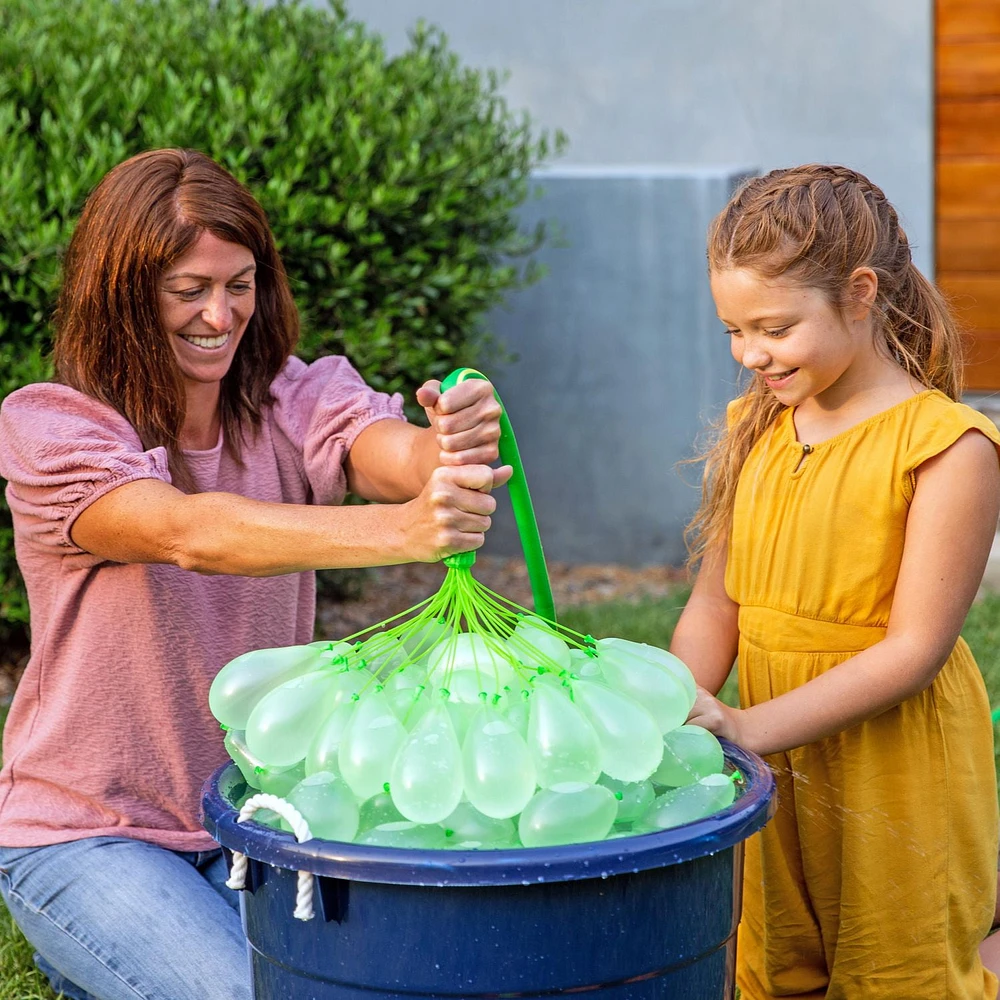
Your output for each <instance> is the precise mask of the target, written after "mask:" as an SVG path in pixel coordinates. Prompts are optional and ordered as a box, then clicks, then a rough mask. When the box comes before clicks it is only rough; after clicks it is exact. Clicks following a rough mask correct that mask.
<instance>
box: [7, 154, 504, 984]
mask: <svg viewBox="0 0 1000 1000" xmlns="http://www.w3.org/2000/svg"><path fill="white" fill-rule="evenodd" d="M55 328H56V339H55V352H54V356H55V371H56V376H55V380H54V381H53V382H50V383H41V384H36V385H30V386H27V387H25V388H23V389H20V390H18V391H17V392H14V393H12V394H11V395H10V396H8V397H7V399H6V400H5V401H4V404H3V407H2V408H0V475H2V476H3V477H4V478H6V479H7V480H8V481H9V486H8V489H7V496H8V500H9V503H10V507H11V510H12V512H13V517H14V529H15V544H16V552H17V557H18V562H19V565H20V568H21V570H22V573H23V576H24V579H25V583H26V586H27V590H28V597H29V601H30V605H31V614H32V652H31V659H30V661H29V663H28V666H27V669H26V670H25V673H24V676H23V678H22V680H21V683H20V685H19V687H18V691H17V694H16V696H15V698H14V702H13V704H12V706H11V710H10V716H9V718H8V720H7V724H6V728H5V732H4V746H3V750H4V767H3V770H2V772H0V845H3V846H2V847H0V892H2V894H3V896H4V898H5V900H6V902H7V905H8V907H9V908H10V910H11V912H12V914H13V916H14V919H15V920H16V921H17V923H18V924H19V926H20V927H21V929H22V930H23V931H24V933H25V935H26V936H27V937H28V939H29V940H30V941H31V942H32V943H33V945H34V947H35V948H36V949H37V954H36V961H37V963H38V965H39V967H40V968H41V969H42V970H43V971H44V972H45V973H46V974H47V975H48V976H49V978H50V980H51V982H52V984H53V986H54V988H55V989H57V990H62V991H63V993H64V994H65V995H66V996H67V997H71V998H92V997H96V998H101V1000H117V998H119V997H122V998H124V997H128V998H135V997H137V996H138V997H150V998H152V997H169V998H170V1000H185V998H189V997H190V998H192V1000H194V998H198V1000H203V998H205V997H209V996H211V997H213V998H223V997H233V998H236V997H240V998H244V997H249V995H250V986H249V971H248V964H247V958H246V943H245V941H244V938H243V933H242V929H241V927H240V921H239V917H238V915H237V910H236V907H237V902H236V899H235V893H233V892H232V891H231V890H229V889H226V888H225V887H224V885H223V882H224V880H225V877H226V873H225V871H224V862H223V859H222V856H221V852H220V851H219V850H218V848H217V845H215V843H214V842H213V841H212V840H211V839H210V838H209V837H208V835H207V834H206V833H205V832H204V830H203V829H202V827H201V823H200V821H199V793H200V788H201V784H202V783H203V781H204V780H205V778H206V777H207V776H208V775H209V774H210V773H211V771H212V770H213V768H214V767H216V766H217V765H218V764H219V763H220V762H221V761H222V760H223V759H224V757H225V755H224V751H223V748H222V741H221V738H220V734H219V730H218V727H217V726H216V725H215V724H214V722H213V720H212V718H211V715H210V713H209V710H208V689H209V685H210V684H211V681H212V678H213V677H214V675H215V673H216V672H217V671H218V669H219V668H220V667H221V666H222V665H223V664H224V663H226V662H227V661H228V660H230V659H232V658H233V657H234V656H237V655H239V654H240V653H243V652H246V651H247V650H250V649H256V648H263V647H271V646H282V645H288V644H293V643H304V642H309V641H310V640H311V639H312V637H313V621H314V613H315V581H314V575H313V571H314V570H316V569H320V568H327V567H354V566H376V565H388V564H392V563H401V562H409V561H434V560H437V559H440V558H442V557H443V556H445V555H447V554H449V553H453V552H460V551H467V550H471V549H475V548H477V547H478V546H480V545H481V544H482V542H483V533H484V532H485V531H486V529H487V528H488V527H489V523H490V518H489V515H490V514H491V513H492V511H493V510H494V507H495V501H494V500H493V499H492V497H490V496H489V491H490V490H491V489H492V487H493V486H497V485H501V484H502V483H504V482H506V480H507V478H508V477H509V475H510V470H509V468H503V469H499V470H494V469H492V468H491V467H490V466H489V464H488V463H490V462H492V461H493V460H495V459H496V457H497V441H498V439H499V423H498V421H499V406H498V404H497V403H496V402H495V400H494V398H493V395H492V388H491V386H489V384H488V383H486V382H483V381H470V382H466V383H463V384H462V385H459V386H456V387H455V388H453V389H451V390H449V391H448V392H447V393H445V394H444V395H442V394H441V393H440V391H439V384H438V383H437V382H427V383H426V384H425V385H424V386H422V387H421V388H420V390H419V391H418V393H417V399H418V401H419V402H420V404H421V405H422V406H423V407H424V408H425V411H426V413H427V415H428V418H429V420H430V424H431V426H430V427H429V428H417V427H414V426H411V425H409V424H407V423H406V422H405V421H404V420H403V419H402V410H401V406H400V400H399V398H398V397H392V398H390V397H388V396H386V395H384V394H382V393H378V392H375V391H373V390H371V389H369V388H368V387H367V386H366V385H365V384H364V382H363V381H362V380H361V378H360V377H359V375H358V374H357V372H355V370H354V369H353V368H352V367H351V365H350V364H349V363H348V362H347V361H346V359H344V358H342V357H326V358H322V359H320V360H319V361H316V362H315V363H313V364H312V365H308V366H307V365H305V364H304V363H303V362H302V361H300V360H298V359H297V358H294V357H292V356H291V352H292V350H293V349H294V347H295V343H296V340H297V335H298V318H297V315H296V311H295V307H294V304H293V301H292V297H291V294H290V292H289V288H288V282H287V280H286V277H285V272H284V268H283V266H282V263H281V260H280V258H279V256H278V254H277V251H276V250H275V246H274V241H273V238H272V235H271V233H270V230H269V228H268V224H267V220H266V217H265V215H264V213H263V211H262V209H261V208H260V206H259V205H258V204H257V202H256V201H255V200H254V199H253V197H252V196H251V195H250V194H249V192H248V191H246V189H244V188H243V187H242V186H241V185H240V184H239V183H238V182H237V181H236V180H235V179H234V178H233V177H231V176H230V175H229V174H228V173H226V171H224V170H223V169H222V168H221V167H219V166H218V165H217V164H215V163H213V162H212V161H211V160H210V159H208V158H207V157H205V156H203V155H201V154H199V153H196V152H192V151H187V150H176V149H167V150H157V151H153V152H148V153H143V154H141V155H139V156H136V157H133V158H132V159H130V160H127V161H126V162H124V163H122V164H120V165H119V166H117V167H115V168H114V169H113V170H112V171H111V172H110V173H109V174H108V175H107V176H106V177H105V178H104V180H103V181H102V182H101V183H100V185H99V186H98V187H97V189H96V190H95V191H94V192H93V194H92V195H91V196H90V198H89V199H88V201H87V203H86V205H85V207H84V210H83V214H82V217H81V219H80V222H79V225H78V227H77V230H76V232H75V234H74V236H73V239H72V242H71V244H70V247H69V250H68V253H67V257H66V261H65V268H64V283H63V287H62V291H61V295H60V299H59V303H58V308H57V311H56V318H55ZM348 492H351V493H354V494H355V495H357V496H359V497H362V498H365V499H367V500H374V501H381V502H380V503H377V504H372V505H367V506H361V505H358V506H347V507H344V506H340V505H341V503H342V501H343V500H344V497H345V495H346V493H348Z"/></svg>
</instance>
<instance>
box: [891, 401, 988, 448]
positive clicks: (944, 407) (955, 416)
mask: <svg viewBox="0 0 1000 1000" xmlns="http://www.w3.org/2000/svg"><path fill="white" fill-rule="evenodd" d="M896 410H897V411H898V415H899V418H900V419H899V423H901V424H902V425H903V427H904V428H905V431H906V434H905V437H906V439H907V440H908V441H909V442H911V443H912V444H913V445H914V446H917V445H920V444H922V443H923V444H926V445H929V446H932V447H933V446H935V445H938V444H939V445H941V447H942V448H947V447H948V446H949V445H950V444H952V443H953V442H954V441H956V440H957V439H958V438H959V437H961V435H962V434H964V433H965V432H966V431H970V430H977V431H981V432H982V433H983V434H984V435H986V437H988V438H989V439H990V440H991V441H992V442H993V443H994V444H995V445H998V446H1000V430H998V428H997V425H996V424H995V423H994V422H993V421H992V420H991V419H990V418H989V417H987V416H986V415H985V414H984V413H980V412H979V410H976V409H974V408H973V407H971V406H969V405H968V404H966V403H959V402H957V401H956V400H954V399H951V398H949V397H948V396H946V395H945V394H944V393H943V392H940V391H938V390H937V389H929V390H927V391H926V392H922V393H919V394H918V395H917V396H916V397H914V399H913V401H912V404H911V405H910V406H907V407H897V408H896Z"/></svg>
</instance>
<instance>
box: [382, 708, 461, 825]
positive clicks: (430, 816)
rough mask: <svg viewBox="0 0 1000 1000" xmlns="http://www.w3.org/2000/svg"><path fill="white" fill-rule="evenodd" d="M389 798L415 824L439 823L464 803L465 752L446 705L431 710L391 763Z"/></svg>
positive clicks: (410, 734) (414, 729)
mask: <svg viewBox="0 0 1000 1000" xmlns="http://www.w3.org/2000/svg"><path fill="white" fill-rule="evenodd" d="M389 794H390V795H391V796H392V801H393V802H394V803H395V804H396V808H397V809H398V810H399V811H400V812H401V813H402V814H403V816H405V817H406V819H408V820H410V821H411V822H413V823H440V822H441V820H443V819H444V818H445V817H447V816H449V815H451V813H453V812H454V811H455V806H457V805H458V803H459V802H460V801H461V799H462V750H461V747H460V746H459V743H458V737H457V736H456V735H455V727H454V726H453V725H452V723H451V716H450V715H449V714H448V708H447V706H446V705H445V704H444V703H443V702H438V704H436V705H434V706H433V707H431V708H430V709H429V710H428V711H427V712H426V713H425V714H424V715H423V716H421V718H420V721H419V722H418V723H417V724H416V725H415V726H414V727H413V729H412V730H411V731H410V733H409V734H408V736H407V737H406V739H405V740H404V741H403V743H402V745H401V746H400V748H399V750H398V751H397V753H396V756H395V758H394V759H393V762H392V769H391V772H390V775H389Z"/></svg>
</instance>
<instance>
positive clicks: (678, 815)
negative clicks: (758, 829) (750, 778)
mask: <svg viewBox="0 0 1000 1000" xmlns="http://www.w3.org/2000/svg"><path fill="white" fill-rule="evenodd" d="M735 798H736V787H735V785H734V784H733V782H732V780H731V779H730V778H729V776H728V775H725V774H709V775H707V776H706V777H704V778H701V779H700V780H698V781H696V782H694V784H691V785H685V786H684V787H683V788H671V789H670V790H669V791H667V792H664V793H663V795H660V796H659V797H657V798H656V799H655V800H654V802H653V804H652V806H651V807H650V808H649V811H648V812H647V813H646V814H645V815H644V816H643V817H642V819H641V820H640V822H639V824H638V825H639V826H640V828H641V829H642V830H668V829H671V828H672V827H675V826H682V825H683V824H684V823H694V822H695V821H696V820H699V819H704V818H705V817H706V816H711V815H712V814H713V813H717V812H719V811H720V810H722V809H725V808H726V807H727V806H730V805H732V803H733V801H734V799H735Z"/></svg>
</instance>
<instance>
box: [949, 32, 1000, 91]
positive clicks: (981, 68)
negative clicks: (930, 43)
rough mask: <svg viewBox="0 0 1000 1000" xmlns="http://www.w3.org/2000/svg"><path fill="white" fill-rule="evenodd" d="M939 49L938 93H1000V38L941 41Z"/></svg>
mask: <svg viewBox="0 0 1000 1000" xmlns="http://www.w3.org/2000/svg"><path fill="white" fill-rule="evenodd" d="M936 52H937V94H938V97H997V96H1000V40H998V41H995V42H994V41H985V42H980V41H975V42H941V41H939V42H938V44H937V46H936Z"/></svg>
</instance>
